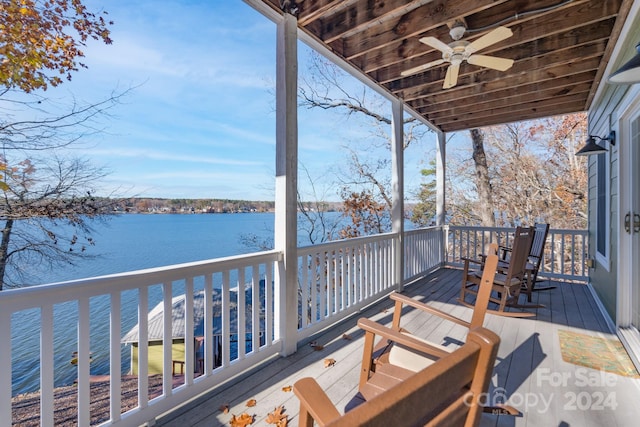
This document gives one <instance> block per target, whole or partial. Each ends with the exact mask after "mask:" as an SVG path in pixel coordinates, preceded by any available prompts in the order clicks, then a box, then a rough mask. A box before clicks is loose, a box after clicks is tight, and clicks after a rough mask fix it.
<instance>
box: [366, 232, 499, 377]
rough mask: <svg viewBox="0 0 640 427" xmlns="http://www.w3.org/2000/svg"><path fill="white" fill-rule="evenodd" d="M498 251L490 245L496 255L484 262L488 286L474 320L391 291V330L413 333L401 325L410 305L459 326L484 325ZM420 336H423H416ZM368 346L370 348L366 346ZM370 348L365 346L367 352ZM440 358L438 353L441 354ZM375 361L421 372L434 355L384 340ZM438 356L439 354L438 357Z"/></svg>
mask: <svg viewBox="0 0 640 427" xmlns="http://www.w3.org/2000/svg"><path fill="white" fill-rule="evenodd" d="M497 250H498V245H497V244H495V243H492V244H491V245H490V247H489V253H492V254H494V255H493V257H491V256H490V257H489V258H488V259H487V260H486V262H485V265H484V269H483V271H482V279H481V281H482V283H485V284H486V286H484V287H481V289H480V294H479V296H478V304H476V306H474V307H473V314H472V316H471V321H470V322H468V321H466V320H463V319H460V318H459V317H456V316H453V315H451V314H449V313H447V312H444V311H442V310H438V309H437V308H435V307H432V306H430V305H428V304H425V303H423V302H420V301H417V300H415V299H413V298H411V297H408V296H406V295H402V294H399V293H397V292H392V293H391V294H390V295H389V298H391V299H392V300H394V301H395V306H394V309H393V319H392V322H391V329H393V330H395V331H398V332H401V333H404V334H407V335H411V333H410V332H409V331H407V330H405V329H404V328H402V326H401V324H400V323H401V318H402V309H403V308H404V306H409V307H412V308H415V309H418V310H421V311H424V312H425V313H429V314H432V315H435V316H438V317H440V318H442V319H445V320H447V321H450V322H453V323H457V324H458V325H461V326H464V327H466V328H469V329H472V328H475V327H479V326H482V325H483V323H484V318H485V314H486V312H487V306H488V304H489V298H490V294H491V284H492V283H493V277H494V275H495V274H496V269H497V265H498V256H497V255H495V254H496V253H497ZM416 339H420V338H416ZM423 342H424V343H426V344H428V345H430V346H432V347H434V348H435V349H437V351H436V353H438V354H439V355H441V354H443V353H441V352H445V353H448V352H450V351H451V350H450V349H449V348H448V347H444V346H442V345H440V344H436V343H429V342H427V341H423ZM365 347H367V346H366V345H365ZM366 351H367V348H365V352H366ZM438 357H439V356H438ZM371 358H372V361H373V363H374V364H381V363H391V364H393V365H395V366H400V367H402V368H406V369H410V370H412V371H414V372H415V371H418V370H420V369H422V368H424V367H426V366H427V365H428V364H430V363H433V360H435V358H431V359H430V358H429V357H425V355H423V354H419V353H416V352H413V351H410V350H408V349H405V348H404V347H402V346H397V345H393V343H385V342H383V341H381V342H380V343H378V345H377V346H376V347H375V348H374V349H373V351H372V357H371ZM436 358H437V357H436Z"/></svg>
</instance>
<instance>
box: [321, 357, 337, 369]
mask: <svg viewBox="0 0 640 427" xmlns="http://www.w3.org/2000/svg"><path fill="white" fill-rule="evenodd" d="M335 364H336V360H335V359H324V367H325V368H328V367H330V366H333V365H335Z"/></svg>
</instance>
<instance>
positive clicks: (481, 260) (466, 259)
mask: <svg viewBox="0 0 640 427" xmlns="http://www.w3.org/2000/svg"><path fill="white" fill-rule="evenodd" d="M480 256H481V257H482V259H474V258H467V257H464V256H463V257H460V259H461V260H463V261H465V263H469V262H473V263H475V264H480V265H482V263H483V262H484V258H485V257H486V255H482V254H481V255H480Z"/></svg>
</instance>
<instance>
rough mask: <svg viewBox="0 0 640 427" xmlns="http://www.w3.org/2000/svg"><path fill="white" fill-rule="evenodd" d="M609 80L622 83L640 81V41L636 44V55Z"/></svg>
mask: <svg viewBox="0 0 640 427" xmlns="http://www.w3.org/2000/svg"><path fill="white" fill-rule="evenodd" d="M608 82H609V83H612V84H621V85H625V84H632V83H640V43H638V44H637V45H636V55H635V56H634V57H633V58H631V59H630V60H629V61H628V62H627V63H626V64H624V65H623V66H622V67H620V68H619V69H618V71H616V72H615V73H613V74H611V75H610V76H609V78H608Z"/></svg>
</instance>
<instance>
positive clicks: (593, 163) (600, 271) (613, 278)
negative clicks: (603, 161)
mask: <svg viewBox="0 0 640 427" xmlns="http://www.w3.org/2000/svg"><path fill="white" fill-rule="evenodd" d="M635 21H636V22H635V23H634V24H633V25H632V26H631V28H632V30H631V32H630V34H629V35H628V36H627V38H626V41H625V47H624V48H623V49H622V50H621V51H620V57H618V58H615V59H612V60H615V63H614V64H613V65H614V66H613V67H612V69H614V70H615V69H617V68H618V67H619V66H621V65H622V64H624V63H625V62H626V61H628V60H629V59H631V57H633V55H634V54H635V48H634V47H635V44H636V43H637V42H638V41H640V22H638V21H640V18H639V17H637V16H636V17H635ZM606 78H607V76H603V80H602V82H601V83H600V84H601V85H604V86H603V89H604V90H603V91H602V94H601V95H600V97H599V98H598V99H596V100H595V101H594V103H593V104H592V106H591V109H590V110H589V134H593V135H598V136H600V137H604V136H606V135H607V134H608V133H609V131H611V130H614V131H616V134H617V136H618V137H619V136H620V129H619V128H618V124H619V118H620V117H619V115H620V111H619V108H620V104H621V102H622V101H623V99H624V97H625V95H626V94H627V92H628V91H629V89H630V87H631V86H629V85H609V84H607V83H606ZM621 143H623V142H622V141H620V140H617V141H616V145H615V146H614V147H610V155H609V158H608V160H609V161H608V165H609V173H610V175H609V182H608V188H609V209H610V213H609V226H608V235H609V243H608V246H607V248H608V250H609V256H608V261H609V263H608V265H602V264H601V263H599V262H598V261H597V260H596V229H597V179H598V177H597V159H596V157H597V156H591V157H590V158H589V160H588V161H589V203H588V211H589V224H588V228H589V257H590V258H591V259H593V260H594V261H595V263H594V268H593V269H592V270H591V271H590V279H591V284H592V286H593V288H594V289H595V291H596V293H597V294H598V296H599V298H600V300H601V301H602V303H603V305H604V307H605V309H606V310H607V312H608V313H609V315H610V316H611V319H612V320H614V322H615V320H616V306H617V301H616V298H617V285H618V277H617V269H618V265H617V259H618V253H617V251H618V237H619V236H618V233H619V230H620V214H619V212H618V209H619V208H618V201H619V200H618V199H619V194H618V189H619V182H618V180H619V170H620V168H619V157H618V156H619V154H618V153H619V147H620V144H621Z"/></svg>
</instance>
